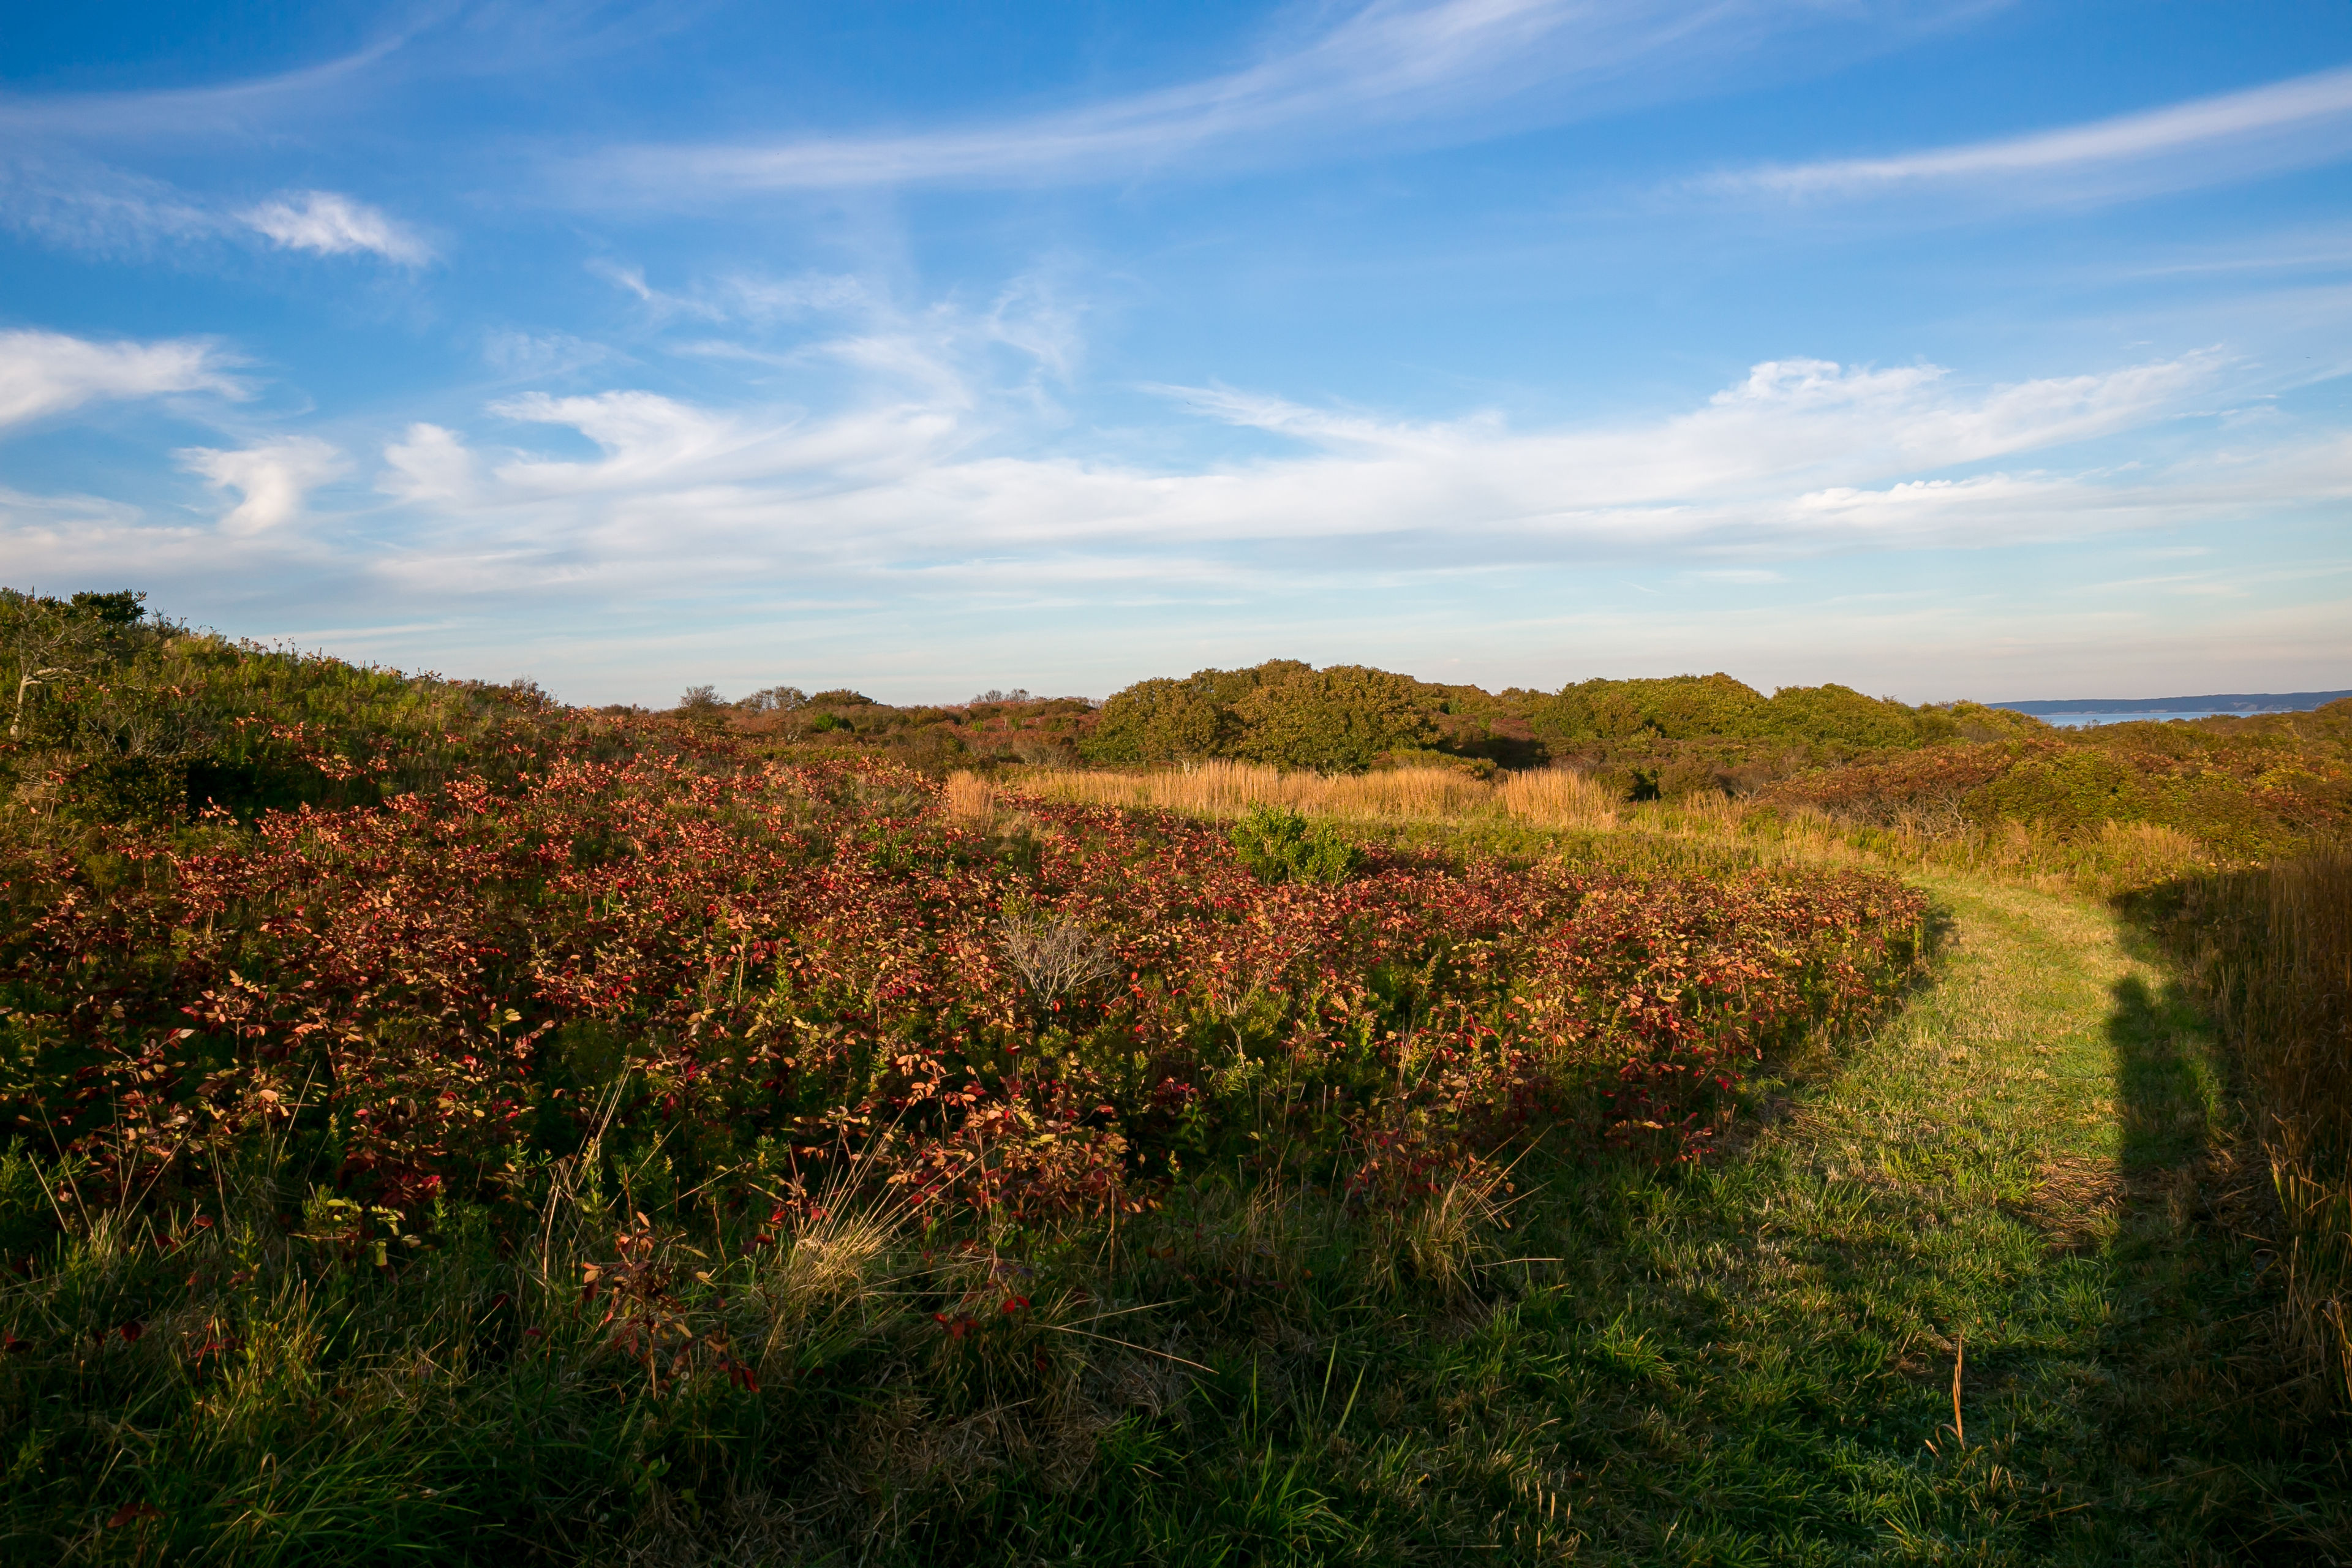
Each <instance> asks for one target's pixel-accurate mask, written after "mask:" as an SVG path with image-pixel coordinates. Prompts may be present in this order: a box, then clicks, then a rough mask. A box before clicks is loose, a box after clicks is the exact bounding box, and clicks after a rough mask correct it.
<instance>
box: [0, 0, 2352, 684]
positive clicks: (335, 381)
mask: <svg viewBox="0 0 2352 1568" xmlns="http://www.w3.org/2000/svg"><path fill="white" fill-rule="evenodd" d="M11 9H12V11H13V12H15V13H16V14H17V15H16V16H12V18H11V20H10V23H9V27H8V36H9V37H10V39H11V47H10V48H9V49H8V50H7V51H6V52H5V56H0V334H5V336H0V580H5V581H7V582H10V583H25V584H38V585H40V586H42V587H43V588H45V589H66V588H73V587H82V586H99V587H106V586H114V585H118V584H120V583H121V582H123V581H131V580H134V579H135V581H136V583H137V585H140V586H143V587H145V588H147V589H148V590H149V591H150V592H151V594H152V595H153V597H154V599H155V600H156V601H157V602H158V603H160V604H162V605H164V606H165V607H167V608H169V609H171V610H173V611H175V612H178V613H180V614H183V615H186V616H191V617H193V618H194V619H197V620H199V621H203V622H207V623H210V624H214V625H217V626H221V627H222V628H223V629H225V630H229V631H233V632H239V633H248V634H253V635H261V636H272V635H277V636H292V637H297V638H299V639H300V640H303V641H305V642H307V643H311V644H314V645H315V644H319V643H322V642H326V643H331V644H332V646H336V647H345V648H349V649H350V650H352V652H354V653H357V654H361V655H363V656H366V657H372V658H382V659H386V660H390V661H394V662H399V663H403V664H408V665H415V666H426V667H432V668H442V669H446V670H451V671H456V672H461V673H469V674H478V675H486V676H500V677H502V676H505V675H509V674H513V673H517V672H528V673H530V674H532V675H534V676H537V677H538V678H539V679H542V680H543V681H545V682H546V683H547V684H549V685H550V686H551V687H553V688H554V689H557V690H559V691H561V692H563V693H564V694H566V695H569V696H572V697H574V698H577V699H581V700H613V699H634V700H662V699H665V698H667V697H668V696H669V695H671V694H673V693H674V691H675V690H676V689H677V688H678V687H679V686H681V685H683V684H685V683H687V682H688V681H700V680H713V681H716V682H717V683H719V685H720V686H721V687H722V688H726V687H729V686H730V685H737V686H742V687H744V688H746V689H749V688H751V687H753V686H759V685H767V684H771V683H773V682H774V681H778V680H794V681H798V682H799V683H801V684H803V685H804V686H805V685H807V684H808V683H809V682H811V681H815V682H817V683H818V684H820V685H834V684H841V683H849V684H855V685H858V686H860V687H862V688H863V689H866V690H869V691H871V692H873V693H874V694H876V695H877V696H888V697H900V698H919V697H929V698H939V697H946V696H954V695H959V694H961V693H963V692H964V691H965V690H966V689H969V688H971V686H972V683H973V681H974V680H975V679H977V680H979V682H980V684H982V685H990V684H994V685H1014V684H1018V685H1024V686H1027V687H1029V688H1031V689H1056V690H1071V691H1087V692H1094V693H1097V694H1098V693H1100V692H1103V691H1107V690H1108V689H1112V688H1114V687H1116V686H1118V685H1119V684H1122V683H1124V682H1125V681H1127V680H1129V679H1135V678H1136V677H1138V676H1140V675H1145V674H1152V673H1166V672H1170V671H1176V670H1181V669H1187V668H1193V667H1194V666H1195V665H1197V664H1203V663H1212V662H1217V663H1233V662H1248V661H1254V660H1255V659H1258V658H1265V657H1270V656H1275V655H1283V656H1289V657H1303V658H1314V659H1316V660H1318V662H1325V661H1332V660H1339V659H1360V660H1364V661H1367V662H1374V663H1381V664H1384V665H1388V666H1391V667H1392V668H1405V669H1409V670H1412V671H1413V672H1415V673H1418V674H1423V675H1426V676H1430V677H1432V678H1449V679H1478V680H1481V681H1482V682H1485V683H1487V684H1526V685H1538V686H1556V685H1558V684H1559V683H1560V682H1562V681H1564V680H1567V679H1575V678H1580V677H1581V676H1584V675H1588V674H1595V673H1608V674H1640V673H1651V674H1657V673H1671V672H1674V671H1676V670H1681V669H1688V668H1700V669H1711V668H1727V669H1729V670H1731V671H1732V672H1733V673H1735V674H1738V675H1741V676H1742V677H1743V678H1745V679H1750V680H1752V681H1755V682H1757V683H1758V684H1759V685H1766V686H1769V685H1774V684H1785V683H1796V682H1811V681H1818V680H1822V679H1840V680H1845V681H1848V682H1850V683H1852V684H1855V685H1858V686H1862V687H1864V688H1865V689H1872V690H1879V691H1887V692H1892V693H1895V694H1898V695H1904V696H1907V697H1911V698H1915V699H1920V698H1947V697H1954V696H1962V695H1970V694H1982V693H1983V692H1985V691H1988V690H1994V689H1998V690H2000V691H2001V692H2004V693H2007V694H2009V695H2011V696H2014V695H2017V694H2020V693H2024V694H2027V695H2032V694H2035V693H2042V692H2046V693H2051V694H2058V695H2063V694H2065V693H2067V692H2069V691H2074V690H2081V689H2092V688H2096V689H2151V690H2183V689H2200V687H2203V688H2206V689H2216V688H2234V689H2298V688H2315V687H2330V686H2336V685H2341V684H2344V680H2345V671H2347V669H2352V630H2347V628H2352V613H2347V611H2352V581H2347V557H2352V550H2347V546H2346V539H2347V531H2346V529H2345V526H2344V525H2345V521H2346V510H2347V501H2352V425H2347V413H2352V411H2348V410H2347V405H2346V399H2345V386H2346V379H2345V372H2346V370H2347V368H2352V366H2347V360H2352V332H2347V325H2352V223H2347V221H2346V220H2344V219H2343V218H2342V217H2341V216H2340V215H2341V214H2342V213H2344V212H2346V211H2347V210H2352V204H2347V200H2346V197H2347V195H2352V190H2347V177H2346V176H2347V163H2352V16H2347V13H2345V12H2344V11H2343V10H2342V8H2341V7H2340V6H2336V5H2320V4H2315V3H2306V0H2289V3H2285V4H2281V5H2273V6H2266V7H2263V8H2262V9H2261V10H2260V11H2259V12H2256V11H2252V10H2250V9H2249V8H2246V7H2243V6H2236V5H2223V4H2184V5H2168V6H2164V7H2148V6H2146V5H2136V4H2135V5H2126V4H2111V3H2104V0H2102V3H2084V0H2062V3H2058V4H2052V5H2033V6H2026V5H2004V4H1998V3H1987V0H1866V3H1864V4H1859V5H1841V6H1838V7H1834V8H1823V7H1820V6H1818V5H1810V4H1802V3H1799V0H1743V3H1740V4H1734V5H1719V4H1711V3H1710V4H1700V3H1698V0H1649V3H1646V4H1622V3H1615V0H1612V3H1611V4H1607V5H1603V4H1600V3H1598V0H1373V3H1371V4H1344V3H1343V4H1331V5H1293V6H1265V5H1243V4H1214V5H1202V6H1193V7H1135V6H1114V5H1107V4H1092V3H1079V0H1065V3H1059V4H1039V5H1004V6H994V7H981V8H973V7H963V8H949V7H940V6H936V5H931V6H916V5H858V6H854V7H853V6H845V5H834V6H817V5H800V6H793V7H774V6H754V5H749V4H742V3H725V0H711V3H705V4H698V5H663V6H653V5H630V4H625V3H620V4H604V5H580V4H551V5H528V4H498V5H491V4H476V5H467V4H464V3H462V0H458V3H448V4H441V5H408V6H402V5H392V6H384V7H379V8H376V9H373V10H367V9H362V8H355V7H352V6H326V5H308V6H306V5H269V6H262V5H225V6H214V7H208V8H205V9H204V11H203V12H202V13H201V15H199V14H198V13H196V12H192V11H190V10H188V9H187V8H185V7H179V6H163V5H156V6H140V5H130V6H123V7H114V8H110V9H109V10H107V11H106V12H103V13H88V14H84V13H83V12H78V11H76V10H74V9H72V8H62V7H49V8H45V9H41V10H35V9H34V8H32V7H29V6H24V5H16V6H13V7H11ZM2118 682H2121V683H2122V684H2121V685H2118V684H2117V683H2118Z"/></svg>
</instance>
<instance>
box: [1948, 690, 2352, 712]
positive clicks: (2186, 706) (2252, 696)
mask: <svg viewBox="0 0 2352 1568" xmlns="http://www.w3.org/2000/svg"><path fill="white" fill-rule="evenodd" d="M2344 697H2352V691H2225V692H2220V693H2217V694H2215V695H2213V696H2210V697H2058V698H2052V699H2050V700H2047V701H2042V702H1988V703H1986V704H1985V706H1986V707H1988V708H2006V709H2008V710H2010V711H2011V712H2012V713H2031V714H2033V715H2034V716H2035V717H2037V718H2040V717H2044V716H2046V715H2049V714H2053V713H2307V712H2309V711H2310V710H2313V709H2314V708H2317V707H2321V706H2323V705H2325V704H2326V703H2329V702H2333V701H2336V700H2337V699H2339V698H2344Z"/></svg>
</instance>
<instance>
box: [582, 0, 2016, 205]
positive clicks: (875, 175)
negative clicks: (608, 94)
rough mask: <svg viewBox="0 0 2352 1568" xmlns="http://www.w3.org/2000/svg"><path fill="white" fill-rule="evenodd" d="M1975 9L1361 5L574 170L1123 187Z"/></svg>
mask: <svg viewBox="0 0 2352 1568" xmlns="http://www.w3.org/2000/svg"><path fill="white" fill-rule="evenodd" d="M1970 8H1972V7H1971V4H1970V0H1872V3H1866V4H1853V5H1837V6H1833V7H1825V6H1822V5H1810V4H1803V3H1790V0H1652V3H1650V4H1646V5H1632V4H1626V3H1625V0H1373V3H1371V4H1369V5H1360V6H1359V7H1358V8H1356V9H1355V10H1353V11H1352V12H1351V13H1349V14H1348V15H1346V16H1342V17H1341V18H1340V19H1339V21H1338V22H1337V23H1336V24H1334V25H1331V26H1328V27H1326V28H1324V29H1323V30H1322V31H1320V32H1318V33H1315V34H1313V35H1311V36H1307V37H1303V38H1302V37H1287V38H1283V39H1280V40H1278V41H1277V42H1276V44H1275V45H1274V47H1269V48H1268V49H1266V50H1265V52H1264V53H1263V55H1262V56H1261V58H1258V59H1257V60H1256V61H1255V63H1252V64H1249V65H1246V66H1244V67H1242V68H1239V69H1237V70H1233V71H1229V72H1226V73H1224V74H1223V75H1218V76H1212V77H1207V78H1204V79H1200V80H1196V81H1190V82H1185V83H1182V84H1180V85H1177V86H1173V87H1168V88H1164V89H1158V90H1155V91H1148V92H1143V93H1139V94H1136V95H1134V96H1131V97H1128V98H1124V99H1119V100H1114V101H1111V102H1107V103H1101V104H1096V105H1092V106H1088V107H1086V108H1079V109H1072V110H1064V111H1060V112H1048V113H1043V114H1035V115H1031V116H1027V117H1023V118H1016V119H1010V120H1004V121H997V122H993V123H980V124H972V125H967V126H963V127H960V128H957V129H953V130H947V131H938V132H914V133H910V134H899V135H892V134H881V135H866V136H859V135H846V136H822V137H806V138H801V139H795V140H785V141H768V142H714V143H706V144H702V145H686V146H680V145H667V146H644V147H635V148H625V149H620V150H617V151H615V152H613V153H607V154H604V155H602V156H600V157H598V158H596V159H595V160H593V163H591V164H590V165H589V166H588V167H586V168H583V169H582V170H580V171H579V172H578V177H577V178H576V180H575V185H576V188H577V191H578V194H579V195H581V196H582V197H583V199H586V200H590V201H599V202H601V201H604V200H609V199H611V198H613V197H614V195H619V194H623V193H626V194H629V195H635V196H636V197H638V198H640V199H643V200H647V201H652V202H657V203H658V202H667V201H677V200H688V201H690V200H696V199H701V198H708V197H712V196H718V195H724V194H727V193H730V192H744V191H759V190H826V189H840V188H847V187H857V186H868V185H883V184H911V183H919V182H932V181H938V182H956V183H965V184H1024V183H1028V182H1032V181H1036V180H1049V179H1077V180H1099V179H1126V178H1131V177H1134V176H1136V175H1139V174H1149V173H1152V172H1156V171H1162V170H1165V169H1167V168H1170V167H1171V166H1173V165H1175V164H1177V163H1180V162H1181V161H1183V160H1185V159H1188V158H1190V157H1192V156H1193V155H1194V154H1196V153H1200V152H1202V150H1204V149H1210V148H1216V149H1218V150H1220V152H1221V153H1222V155H1223V156H1225V157H1227V158H1229V159H1234V160H1237V161H1242V162H1264V161H1266V160H1268V159H1272V158H1296V157H1298V156H1302V155H1306V154H1308V153H1314V152H1317V151H1333V150H1336V151H1340V152H1350V151H1360V148H1361V146H1362V138H1363V136H1364V135H1365V134H1366V133H1367V132H1378V131H1381V130H1382V129H1384V128H1393V127H1400V126H1404V125H1408V124H1411V125H1415V126H1417V127H1419V128H1420V129H1419V132H1418V134H1421V135H1423V137H1427V136H1429V135H1431V134H1434V135H1436V136H1438V137H1439V138H1441V139H1444V138H1445V137H1448V136H1452V137H1455V138H1460V137H1464V136H1467V135H1473V134H1485V133H1492V132H1495V131H1496V130H1497V129H1507V128H1510V127H1512V126H1516V125H1523V124H1533V123H1555V122H1558V121H1564V120H1569V119H1573V118H1577V117H1580V116H1581V115H1585V114H1590V113H1594V112H1599V111H1601V110H1605V109H1608V108H1612V107H1617V106H1621V105H1622V104H1625V103H1628V102H1639V101H1646V100H1655V99H1658V98H1662V97H1673V96H1679V95H1681V94H1684V93H1687V92H1690V91H1693V90H1696V89H1698V88H1699V87H1700V86H1702V85H1703V84H1704V83H1705V82H1706V80H1707V79H1708V78H1709V76H1710V74H1711V73H1712V72H1713V71H1714V70H1715V69H1716V68H1717V67H1718V66H1720V65H1723V64H1724V63H1726V62H1728V61H1733V60H1737V61H1738V62H1740V65H1741V68H1742V69H1743V71H1745V72H1747V73H1748V76H1749V79H1750V80H1751V81H1752V80H1753V79H1755V78H1756V77H1757V76H1759V75H1764V74H1769V70H1770V67H1769V64H1768V62H1767V61H1766V60H1765V59H1764V58H1762V56H1761V54H1760V51H1761V50H1763V49H1764V48H1765V47H1766V46H1768V45H1771V44H1787V45H1788V46H1789V47H1790V53H1791V54H1792V55H1798V56H1801V57H1804V58H1806V60H1807V63H1808V64H1809V65H1818V63H1819V60H1820V59H1821V58H1822V57H1824V56H1826V55H1830V54H1834V53H1837V52H1839V51H1840V49H1841V48H1842V47H1843V48H1847V49H1850V48H1851V47H1853V45H1852V44H1851V43H1850V42H1841V40H1843V39H1851V38H1855V37H1870V38H1874V39H1878V38H1885V37H1891V36H1896V35H1900V34H1902V33H1905V32H1907V31H1911V30H1914V29H1917V28H1921V27H1925V26H1932V25H1934V24H1935V23H1936V22H1937V21H1939V20H1941V19H1943V18H1944V17H1947V16H1951V15H1953V14H1956V13H1959V12H1964V11H1966V10H1969V9H1970Z"/></svg>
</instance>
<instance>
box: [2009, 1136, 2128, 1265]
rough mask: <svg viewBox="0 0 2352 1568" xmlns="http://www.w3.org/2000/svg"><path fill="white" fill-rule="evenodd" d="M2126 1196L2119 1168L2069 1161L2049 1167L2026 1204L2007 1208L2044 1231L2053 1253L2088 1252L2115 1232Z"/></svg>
mask: <svg viewBox="0 0 2352 1568" xmlns="http://www.w3.org/2000/svg"><path fill="white" fill-rule="evenodd" d="M2126 1195H2127V1194H2126V1189H2125V1184H2124V1180H2123V1176H2122V1173H2120V1172H2118V1171H2117V1170H2116V1165H2115V1162H2113V1161H2112V1160H2090V1159H2080V1158H2072V1157H2069V1158H2064V1159H2058V1160H2053V1161H2051V1162H2049V1163H2046V1164H2044V1165H2043V1166H2042V1179H2041V1180H2040V1181H2038V1182H2036V1183H2035V1184H2034V1186H2033V1191H2032V1193H2030V1194H2027V1196H2026V1198H2025V1199H2024V1201H2023V1202H2021V1203H2018V1204H2014V1205H2006V1204H2005V1205H2003V1206H2004V1207H2005V1208H2007V1209H2008V1210H2009V1211H2010V1212H2011V1214H2012V1215H2015V1217H2017V1218H2019V1219H2021V1220H2023V1221H2024V1222H2025V1223H2026V1224H2028V1225H2031V1226H2033V1228H2034V1229H2036V1230H2038V1231H2040V1232H2041V1233H2042V1236H2043V1237H2045V1238H2046V1239H2047V1240H2048V1242H2049V1244H2050V1249H2051V1250H2052V1251H2053V1252H2086V1251H2089V1250H2091V1249H2092V1248H2094V1247H2097V1246H2098V1245H2099V1244H2100V1242H2101V1241H2103V1240H2104V1239H2105V1237H2107V1235H2108V1234H2109V1233H2110V1232H2111V1231H2112V1230H2113V1229H2114V1227H2115V1223H2116V1214H2117V1211H2118V1210H2120V1209H2121V1208H2122V1206H2123V1204H2124V1200H2125V1198H2126Z"/></svg>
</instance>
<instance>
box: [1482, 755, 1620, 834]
mask: <svg viewBox="0 0 2352 1568" xmlns="http://www.w3.org/2000/svg"><path fill="white" fill-rule="evenodd" d="M1499 793H1500V795H1501V796H1502V803H1503V809H1504V810H1506V811H1507V812H1509V813H1510V814H1511V815H1512V816H1517V817H1524V818H1526V819H1527V820H1528V821H1529V822H1533V823H1538V824H1540V825H1542V826H1547V827H1588V828H1604V827H1614V826H1617V798H1616V792H1614V791H1613V790H1611V789H1609V788H1608V787H1607V786H1605V785H1603V784H1596V783H1595V782H1593V781H1592V780H1591V779H1590V778H1587V777H1586V776H1585V775H1584V774H1582V773H1575V772H1572V771H1571V770H1570V769H1567V768H1547V769H1545V770H1543V771H1542V772H1540V773H1513V774H1511V775H1510V776H1509V777H1508V778H1507V779H1505V780H1504V781H1503V787H1502V789H1501V791H1500V792H1499Z"/></svg>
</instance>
